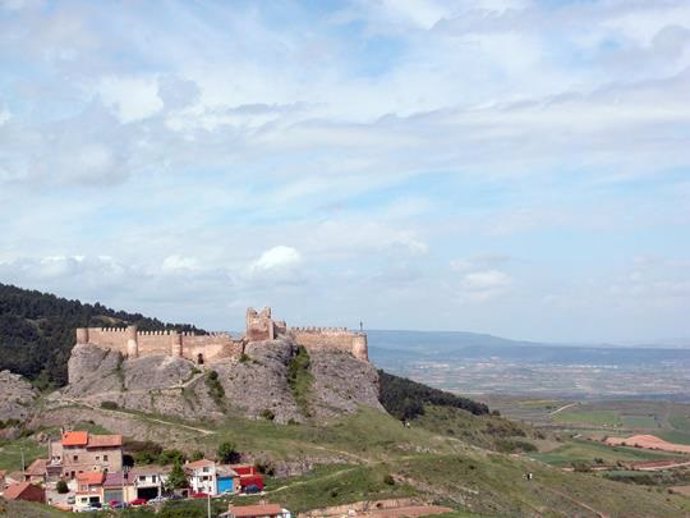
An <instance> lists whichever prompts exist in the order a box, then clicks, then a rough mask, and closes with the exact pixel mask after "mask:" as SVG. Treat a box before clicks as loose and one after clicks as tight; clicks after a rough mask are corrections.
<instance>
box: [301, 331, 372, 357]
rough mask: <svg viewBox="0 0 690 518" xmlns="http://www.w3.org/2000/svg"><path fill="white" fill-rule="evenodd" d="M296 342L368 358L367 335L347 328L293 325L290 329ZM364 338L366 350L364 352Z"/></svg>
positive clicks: (318, 349)
mask: <svg viewBox="0 0 690 518" xmlns="http://www.w3.org/2000/svg"><path fill="white" fill-rule="evenodd" d="M289 331H290V332H291V333H292V335H293V336H294V337H295V342H297V343H298V344H299V345H303V346H304V347H306V348H307V350H311V351H333V350H336V351H342V352H346V353H350V354H353V355H355V356H356V357H358V358H360V359H363V360H367V359H368V355H367V353H366V335H363V334H361V333H354V332H352V331H348V330H346V329H345V328H321V327H309V328H299V327H292V328H290V329H289ZM362 339H364V350H363V352H362V345H361V342H362Z"/></svg>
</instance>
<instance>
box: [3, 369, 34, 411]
mask: <svg viewBox="0 0 690 518" xmlns="http://www.w3.org/2000/svg"><path fill="white" fill-rule="evenodd" d="M37 396H38V394H37V392H36V391H35V390H34V388H33V387H32V386H31V383H29V382H28V381H27V380H25V379H24V378H22V377H21V376H20V375H19V374H13V373H11V372H10V371H6V370H5V371H0V421H3V422H7V421H11V420H16V421H24V420H25V419H26V418H27V417H28V415H29V413H30V412H31V408H32V405H33V403H34V400H35V399H36V397H37Z"/></svg>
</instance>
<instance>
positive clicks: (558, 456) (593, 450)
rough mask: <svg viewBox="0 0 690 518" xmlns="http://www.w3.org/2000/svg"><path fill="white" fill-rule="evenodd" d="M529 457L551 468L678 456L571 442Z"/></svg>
mask: <svg viewBox="0 0 690 518" xmlns="http://www.w3.org/2000/svg"><path fill="white" fill-rule="evenodd" d="M530 457H531V458H533V459H536V460H540V461H542V462H545V463H546V464H551V465H552V466H570V465H571V464H572V463H574V462H586V463H594V462H595V461H594V459H603V461H604V462H605V463H606V464H608V465H611V464H615V463H616V462H618V461H628V462H630V461H643V460H664V459H670V458H677V457H678V455H677V454H671V453H664V452H660V451H652V450H644V449H641V448H633V447H626V446H615V447H612V446H607V445H605V444H601V443H597V442H593V441H584V440H573V441H569V442H566V443H564V444H563V445H562V446H560V447H558V448H556V449H554V450H552V451H549V452H546V453H532V454H530Z"/></svg>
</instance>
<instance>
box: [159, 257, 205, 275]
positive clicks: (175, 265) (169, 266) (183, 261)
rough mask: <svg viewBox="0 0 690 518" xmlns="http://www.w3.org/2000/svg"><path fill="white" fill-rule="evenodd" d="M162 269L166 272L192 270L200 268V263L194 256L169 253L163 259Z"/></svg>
mask: <svg viewBox="0 0 690 518" xmlns="http://www.w3.org/2000/svg"><path fill="white" fill-rule="evenodd" d="M161 269H162V270H163V271H164V272H180V271H190V270H196V269H198V263H197V260H196V259H194V258H193V257H182V256H180V255H177V254H174V255H169V256H168V257H166V258H165V259H164V260H163V264H162V265H161Z"/></svg>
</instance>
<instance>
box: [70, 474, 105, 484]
mask: <svg viewBox="0 0 690 518" xmlns="http://www.w3.org/2000/svg"><path fill="white" fill-rule="evenodd" d="M104 478H105V475H104V474H103V473H101V472H100V471H90V472H87V473H79V474H78V475H77V482H79V483H80V484H87V485H89V486H100V485H101V484H102V483H103V479H104Z"/></svg>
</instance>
